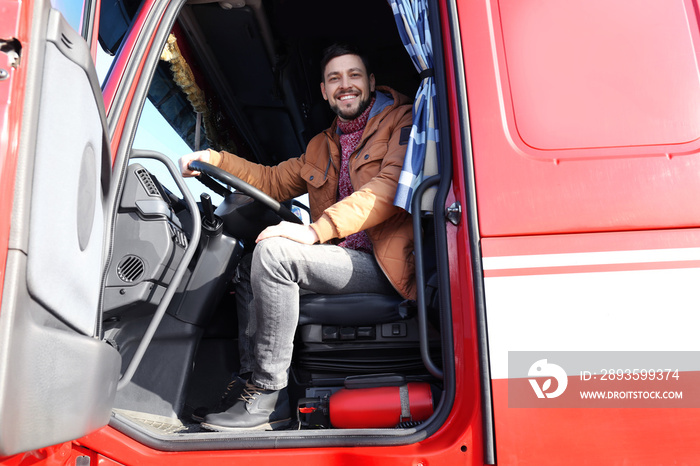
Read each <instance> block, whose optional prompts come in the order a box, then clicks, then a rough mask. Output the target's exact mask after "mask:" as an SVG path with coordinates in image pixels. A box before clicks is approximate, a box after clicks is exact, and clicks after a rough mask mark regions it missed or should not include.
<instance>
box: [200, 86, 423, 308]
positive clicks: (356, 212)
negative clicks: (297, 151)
mask: <svg viewBox="0 0 700 466" xmlns="http://www.w3.org/2000/svg"><path fill="white" fill-rule="evenodd" d="M336 127H337V122H336V121H334V122H333V125H332V126H331V127H330V128H329V129H327V130H325V131H323V132H322V133H320V134H318V135H317V136H315V137H314V138H313V139H312V140H311V141H310V142H309V145H308V146H307V149H306V153H304V154H302V155H301V156H299V157H297V158H294V159H290V160H286V161H284V162H282V163H280V164H278V165H276V166H274V167H267V166H264V165H260V164H256V163H252V162H249V161H246V160H244V159H242V158H240V157H237V156H235V155H233V154H230V153H227V152H221V153H216V152H214V151H212V153H211V155H212V157H211V162H212V163H213V164H215V165H218V166H219V167H220V168H222V169H224V170H226V171H228V172H230V173H232V174H233V175H235V176H237V177H239V178H240V179H242V180H243V181H245V182H247V183H250V184H251V185H253V186H255V187H256V188H258V189H260V190H262V191H264V192H265V193H267V194H269V195H270V196H272V197H273V198H275V199H277V200H278V201H282V200H286V199H292V198H294V197H297V196H300V195H302V194H304V193H307V192H308V193H309V204H310V208H311V220H312V222H313V223H312V224H311V227H312V228H313V229H314V230H315V231H316V234H318V237H319V239H320V241H321V242H322V243H325V242H327V241H329V240H332V239H334V238H344V237H346V236H347V235H350V234H352V233H357V232H358V231H362V230H366V231H367V234H368V236H369V238H370V240H371V241H372V246H373V249H374V256H375V257H376V259H377V262H378V263H379V266H380V267H381V268H382V270H383V271H384V273H385V274H386V276H387V278H388V279H389V281H390V282H391V283H392V284H393V285H394V288H396V290H397V291H398V292H399V293H401V295H402V296H403V297H405V298H410V299H415V296H416V286H415V268H414V258H413V229H412V223H411V216H410V214H409V213H408V212H406V211H405V210H403V209H401V208H400V207H396V206H394V205H393V201H394V194H395V193H396V187H397V184H398V179H399V174H400V173H401V167H402V165H403V159H404V156H405V154H406V141H407V139H408V133H409V131H410V127H411V106H410V101H409V100H408V98H407V97H405V96H403V95H401V94H399V93H398V92H396V91H394V90H393V89H390V88H387V87H381V86H380V87H378V88H377V100H376V102H375V104H374V106H373V108H372V110H371V112H370V118H369V121H368V122H367V126H366V127H365V131H364V133H363V134H362V139H361V140H360V142H359V144H358V145H357V149H356V150H355V152H353V154H352V155H351V157H350V182H351V183H352V186H353V189H354V190H355V192H354V193H353V194H352V195H350V196H348V197H346V198H345V199H343V200H342V201H340V202H338V201H337V196H338V169H339V167H340V140H339V137H338V134H337V131H336Z"/></svg>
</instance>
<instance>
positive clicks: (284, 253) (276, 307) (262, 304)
mask: <svg viewBox="0 0 700 466" xmlns="http://www.w3.org/2000/svg"><path fill="white" fill-rule="evenodd" d="M249 261H250V265H248V262H249ZM248 267H249V268H248ZM251 278H252V279H251ZM236 281H237V287H236V295H237V298H236V306H237V308H238V324H239V350H240V356H241V368H240V372H241V373H245V372H253V376H252V381H253V383H254V384H255V385H257V386H258V387H260V388H264V389H268V390H280V389H282V388H284V387H286V386H287V379H288V377H289V366H290V364H291V362H292V350H293V343H294V334H295V332H296V328H297V322H298V320H299V296H300V294H304V293H308V292H311V293H321V294H348V293H382V294H394V293H396V292H395V291H394V288H393V287H392V285H391V283H390V282H389V280H388V279H387V278H386V276H385V275H384V272H382V270H381V268H380V267H379V265H378V264H377V261H376V260H375V258H374V256H373V255H372V254H367V253H365V252H360V251H355V250H352V249H346V248H342V247H339V246H333V245H327V244H314V245H306V244H301V243H297V242H295V241H292V240H289V239H286V238H280V237H275V238H268V239H266V240H264V241H261V242H260V243H259V244H258V245H257V246H256V248H255V250H254V252H253V254H252V260H251V259H250V257H248V258H244V260H243V261H242V262H241V265H240V266H239V270H238V273H237V277H236Z"/></svg>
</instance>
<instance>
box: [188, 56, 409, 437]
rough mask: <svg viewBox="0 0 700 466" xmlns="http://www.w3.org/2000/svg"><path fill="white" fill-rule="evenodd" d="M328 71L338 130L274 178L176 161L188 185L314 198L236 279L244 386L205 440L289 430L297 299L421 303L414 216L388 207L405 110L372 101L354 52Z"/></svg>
mask: <svg viewBox="0 0 700 466" xmlns="http://www.w3.org/2000/svg"><path fill="white" fill-rule="evenodd" d="M321 71H322V82H321V93H322V94H323V98H324V99H325V100H327V101H328V103H329V105H330V107H331V109H332V110H333V111H334V112H335V113H336V115H337V118H336V119H335V120H334V122H333V124H332V125H331V127H330V128H329V129H327V130H325V131H323V132H322V133H321V134H318V135H317V136H316V137H314V138H313V139H312V140H311V141H310V142H309V145H308V146H307V150H306V152H305V153H304V154H302V155H301V156H299V157H297V158H292V159H290V160H287V161H285V162H282V163H280V164H279V165H277V166H274V167H265V166H262V165H259V164H255V163H252V162H249V161H246V160H244V159H242V158H240V157H237V156H235V155H233V154H230V153H226V152H216V151H213V150H208V151H200V152H195V153H192V154H189V155H185V156H183V157H182V158H181V159H180V168H181V170H182V173H183V175H184V176H194V175H196V174H197V173H196V172H193V171H192V170H190V169H189V167H188V165H189V163H190V162H191V161H193V160H201V161H203V162H208V163H211V164H213V165H216V166H218V167H220V168H222V169H224V170H226V171H228V172H230V173H232V174H233V175H235V176H237V177H239V178H241V179H242V180H243V181H246V182H248V183H250V184H251V185H253V186H255V187H256V188H258V189H260V190H262V191H264V192H265V193H267V194H268V195H270V196H272V197H273V198H275V199H277V200H278V201H282V200H286V199H292V198H295V197H297V196H300V195H302V194H304V193H308V194H309V205H310V208H311V220H312V223H311V224H310V225H298V224H294V223H290V222H284V221H283V222H281V223H279V224H278V225H273V226H270V227H268V228H266V229H265V230H263V232H262V233H260V235H259V236H258V238H257V240H256V243H257V246H256V247H255V250H254V252H253V255H252V260H251V265H250V269H249V270H248V269H246V270H244V271H241V270H239V276H241V277H250V279H249V281H248V280H247V279H246V280H244V282H243V283H242V284H241V288H242V290H249V291H251V292H252V301H250V302H249V303H247V304H244V305H242V306H241V305H239V309H238V318H239V329H240V330H239V349H240V353H241V367H240V371H239V374H240V376H239V377H236V378H235V379H234V380H233V381H232V383H231V384H229V387H228V389H227V392H225V394H224V396H223V397H222V399H221V402H220V403H219V405H218V406H217V407H216V408H215V409H213V410H212V412H211V413H209V414H207V413H206V412H200V413H199V415H200V417H201V418H203V422H202V426H203V427H205V428H207V429H211V430H219V431H227V430H238V429H268V430H269V429H281V428H285V427H286V426H288V425H289V423H290V419H291V410H290V406H289V398H288V395H287V391H286V386H287V381H288V375H289V367H290V364H291V360H292V350H293V340H294V333H295V331H296V326H297V322H298V319H299V294H300V290H305V292H312V293H324V294H345V293H358V292H364V293H385V294H394V293H399V294H400V295H402V296H403V297H405V298H410V299H414V298H415V280H414V264H413V254H412V252H413V231H412V226H411V216H410V214H408V213H407V212H406V211H404V210H403V209H401V208H399V207H396V206H394V205H393V201H394V193H395V192H396V186H397V184H398V179H399V174H400V172H401V167H402V165H403V159H404V155H405V153H406V143H407V140H408V135H409V132H410V127H411V105H410V101H409V100H408V98H406V97H405V96H403V95H401V94H399V93H397V92H396V91H394V90H392V89H390V88H388V87H381V86H378V87H377V88H376V89H375V78H374V75H373V74H372V72H371V69H370V67H369V64H368V62H367V59H366V58H365V57H364V56H363V55H362V54H361V53H360V52H359V51H358V50H357V49H356V48H354V47H352V46H348V45H333V46H331V47H329V48H328V49H326V50H325V52H324V55H323V58H322V60H321ZM316 243H320V244H316ZM246 263H247V261H243V262H242V264H246ZM240 268H241V267H239V269H240ZM239 294H240V295H250V293H246V292H242V293H239Z"/></svg>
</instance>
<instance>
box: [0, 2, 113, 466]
mask: <svg viewBox="0 0 700 466" xmlns="http://www.w3.org/2000/svg"><path fill="white" fill-rule="evenodd" d="M32 24H33V30H32V34H31V38H32V39H31V42H30V44H29V47H26V48H25V49H24V50H26V52H27V53H26V55H25V56H23V57H22V66H27V67H28V72H27V76H28V78H27V83H26V86H25V88H26V95H25V104H24V109H23V110H24V111H23V118H22V133H21V137H20V141H19V144H20V145H19V157H18V168H17V174H16V184H15V192H14V201H13V211H12V225H11V231H10V248H9V250H8V260H7V268H6V274H5V283H4V289H3V290H4V291H3V297H2V298H3V299H2V309H0V456H2V455H9V454H14V453H17V452H21V451H26V450H31V449H36V448H40V447H43V446H48V445H52V444H55V443H59V442H62V441H67V440H71V439H75V438H79V437H81V436H84V435H86V434H87V433H89V432H91V431H93V430H95V429H97V428H99V427H101V426H103V425H105V424H106V423H107V422H108V420H109V415H110V411H111V407H112V404H113V400H114V396H115V393H116V383H117V379H118V377H119V368H120V356H119V354H118V352H117V351H116V350H115V349H114V348H112V347H111V346H109V345H107V344H106V343H105V342H103V341H101V340H100V338H99V325H98V324H99V316H100V299H101V295H100V289H101V283H102V275H103V272H104V269H105V257H106V249H105V244H106V241H105V240H106V239H107V237H106V235H105V232H108V231H110V228H109V222H110V220H109V216H108V215H105V212H106V211H108V210H109V205H110V203H111V200H110V199H108V198H107V197H106V196H107V194H106V193H108V191H109V189H108V188H109V181H110V170H111V157H110V155H109V149H108V144H107V143H106V139H105V134H106V133H105V130H104V128H105V112H104V105H103V103H102V96H101V93H100V88H99V83H98V81H97V76H96V73H95V71H94V67H93V64H92V59H91V57H90V51H89V48H88V46H87V44H86V43H85V41H84V40H83V39H82V38H81V37H80V35H79V34H78V33H76V32H75V31H74V30H73V29H71V28H70V26H68V24H67V23H66V22H65V21H64V20H63V18H62V17H61V15H60V13H58V12H57V11H54V10H50V7H49V3H48V2H47V1H41V0H40V1H38V2H36V3H35V5H34V11H33V12H32Z"/></svg>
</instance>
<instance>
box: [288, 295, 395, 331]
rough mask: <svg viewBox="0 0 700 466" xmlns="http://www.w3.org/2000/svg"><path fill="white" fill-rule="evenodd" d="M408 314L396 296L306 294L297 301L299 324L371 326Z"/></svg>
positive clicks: (392, 320)
mask: <svg viewBox="0 0 700 466" xmlns="http://www.w3.org/2000/svg"><path fill="white" fill-rule="evenodd" d="M408 315H409V312H408V305H407V304H406V303H404V299H403V298H402V297H401V296H399V295H384V294H377V293H354V294H339V295H325V294H307V295H302V296H301V299H300V302H299V325H308V324H326V325H349V326H352V325H372V324H382V323H386V322H394V321H397V320H401V319H405V318H407V317H408Z"/></svg>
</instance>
